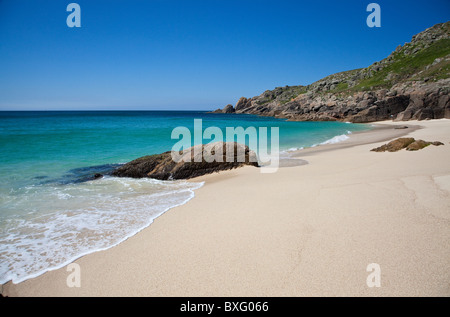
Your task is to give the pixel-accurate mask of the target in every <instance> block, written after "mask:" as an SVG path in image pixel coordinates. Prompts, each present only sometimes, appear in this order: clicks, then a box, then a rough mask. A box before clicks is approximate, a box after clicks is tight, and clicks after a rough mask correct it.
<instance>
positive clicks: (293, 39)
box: [0, 0, 450, 110]
mask: <svg viewBox="0 0 450 317" xmlns="http://www.w3.org/2000/svg"><path fill="white" fill-rule="evenodd" d="M70 2H76V3H78V4H79V5H80V7H81V28H69V27H67V25H66V18H67V16H68V15H69V12H66V7H67V5H68V4H69V3H70ZM371 2H374V1H362V0H358V1H356V0H346V1H300V0H295V1H285V0H278V1H266V0H239V1H234V0H226V1H222V0H201V1H200V0H183V1H177V0H173V1H168V0H147V1H143V0H142V1H137V0H127V1H125V0H123V1H114V0H109V1H104V0H78V1H73V0H46V1H44V0H39V1H37V0H0V110H85V109H92V110H94V109H95V110H119V109H122V110H143V109H149V110H213V109H216V108H218V107H223V106H224V105H225V104H228V103H232V104H234V103H235V102H236V101H237V100H238V99H239V97H241V96H246V97H252V96H255V95H259V94H261V93H262V92H263V91H264V90H267V89H273V88H275V87H277V86H285V85H300V84H301V85H307V84H310V83H312V82H314V81H316V80H318V79H320V78H322V77H324V76H327V75H329V74H332V73H335V72H339V71H344V70H350V69H355V68H361V67H367V66H369V65H370V64H372V63H373V62H375V61H378V60H381V59H383V58H384V57H386V56H387V55H389V54H390V53H391V52H392V51H393V50H394V49H395V48H396V46H398V45H399V44H404V43H405V42H409V41H410V40H411V37H412V36H413V35H414V34H416V33H419V32H421V31H422V30H424V29H426V28H428V27H431V26H433V25H434V24H436V23H441V22H446V21H448V20H449V13H450V1H448V0H428V1H404V0H396V1H392V0H391V1H376V2H377V3H378V4H379V5H380V6H381V28H369V27H367V25H366V18H367V16H368V15H369V12H366V7H367V5H368V4H369V3H371Z"/></svg>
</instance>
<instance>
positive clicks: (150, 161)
mask: <svg viewBox="0 0 450 317" xmlns="http://www.w3.org/2000/svg"><path fill="white" fill-rule="evenodd" d="M228 149H230V151H228ZM220 151H221V152H222V153H220ZM174 154H177V155H178V159H177V160H176V161H174V160H173V159H172V152H171V151H168V152H164V153H162V154H155V155H149V156H144V157H140V158H138V159H136V160H133V161H131V162H129V163H126V164H124V165H122V166H120V167H119V168H117V169H116V170H115V171H114V172H113V173H112V176H117V177H132V178H144V177H148V178H155V179H159V180H171V179H189V178H193V177H197V176H202V175H205V174H210V173H214V172H218V171H223V170H229V169H233V168H237V167H241V166H244V165H250V166H256V167H257V166H258V160H257V156H256V154H255V152H253V151H251V150H250V149H249V148H248V146H246V145H242V144H239V143H236V142H228V143H227V142H215V143H209V144H206V145H202V144H200V145H196V146H193V147H191V148H189V149H186V150H184V151H182V152H179V153H176V152H175V153H174ZM220 160H221V162H220Z"/></svg>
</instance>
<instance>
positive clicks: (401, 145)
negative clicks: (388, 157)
mask: <svg viewBox="0 0 450 317" xmlns="http://www.w3.org/2000/svg"><path fill="white" fill-rule="evenodd" d="M430 144H432V145H436V146H438V145H444V143H442V142H439V141H435V142H427V141H424V140H415V139H414V138H399V139H397V140H394V141H391V142H389V143H388V144H384V145H382V146H380V147H377V148H375V149H372V150H371V151H374V152H386V151H388V152H396V151H399V150H401V149H406V150H407V151H417V150H421V149H423V148H425V147H427V146H429V145H430Z"/></svg>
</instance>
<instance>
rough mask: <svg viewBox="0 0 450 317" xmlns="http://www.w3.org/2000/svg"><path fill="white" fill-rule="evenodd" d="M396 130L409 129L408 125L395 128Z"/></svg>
mask: <svg viewBox="0 0 450 317" xmlns="http://www.w3.org/2000/svg"><path fill="white" fill-rule="evenodd" d="M394 129H397V130H399V129H408V127H407V126H406V125H401V126H398V127H395V128H394Z"/></svg>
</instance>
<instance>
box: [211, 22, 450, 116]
mask: <svg viewBox="0 0 450 317" xmlns="http://www.w3.org/2000/svg"><path fill="white" fill-rule="evenodd" d="M449 74H450V22H447V23H442V24H437V25H435V26H433V27H431V28H429V29H427V30H425V31H424V32H422V33H419V34H417V35H415V36H414V37H413V39H412V41H411V42H410V43H406V44H405V45H403V46H399V47H397V49H396V50H395V51H393V52H392V54H390V55H389V56H388V57H387V58H385V59H384V60H382V61H379V62H376V63H374V64H372V65H371V66H369V67H367V68H363V69H356V70H351V71H346V72H341V73H337V74H333V75H330V76H328V77H326V78H323V79H321V80H319V81H317V82H315V83H312V84H311V85H308V86H285V87H277V88H275V89H274V90H267V91H265V92H264V93H262V94H261V95H259V96H255V97H252V98H245V97H241V98H240V99H239V100H238V102H237V103H236V105H235V107H234V108H233V107H232V106H231V105H227V106H226V107H225V108H224V109H223V110H217V111H216V112H221V113H224V112H225V113H233V112H235V113H248V114H256V115H262V116H273V117H279V118H287V119H289V120H295V121H336V120H338V121H350V122H355V123H362V122H372V121H379V120H387V119H393V120H397V121H407V120H412V119H417V120H426V119H439V118H450V98H449V91H450V78H449V77H450V76H449Z"/></svg>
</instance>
